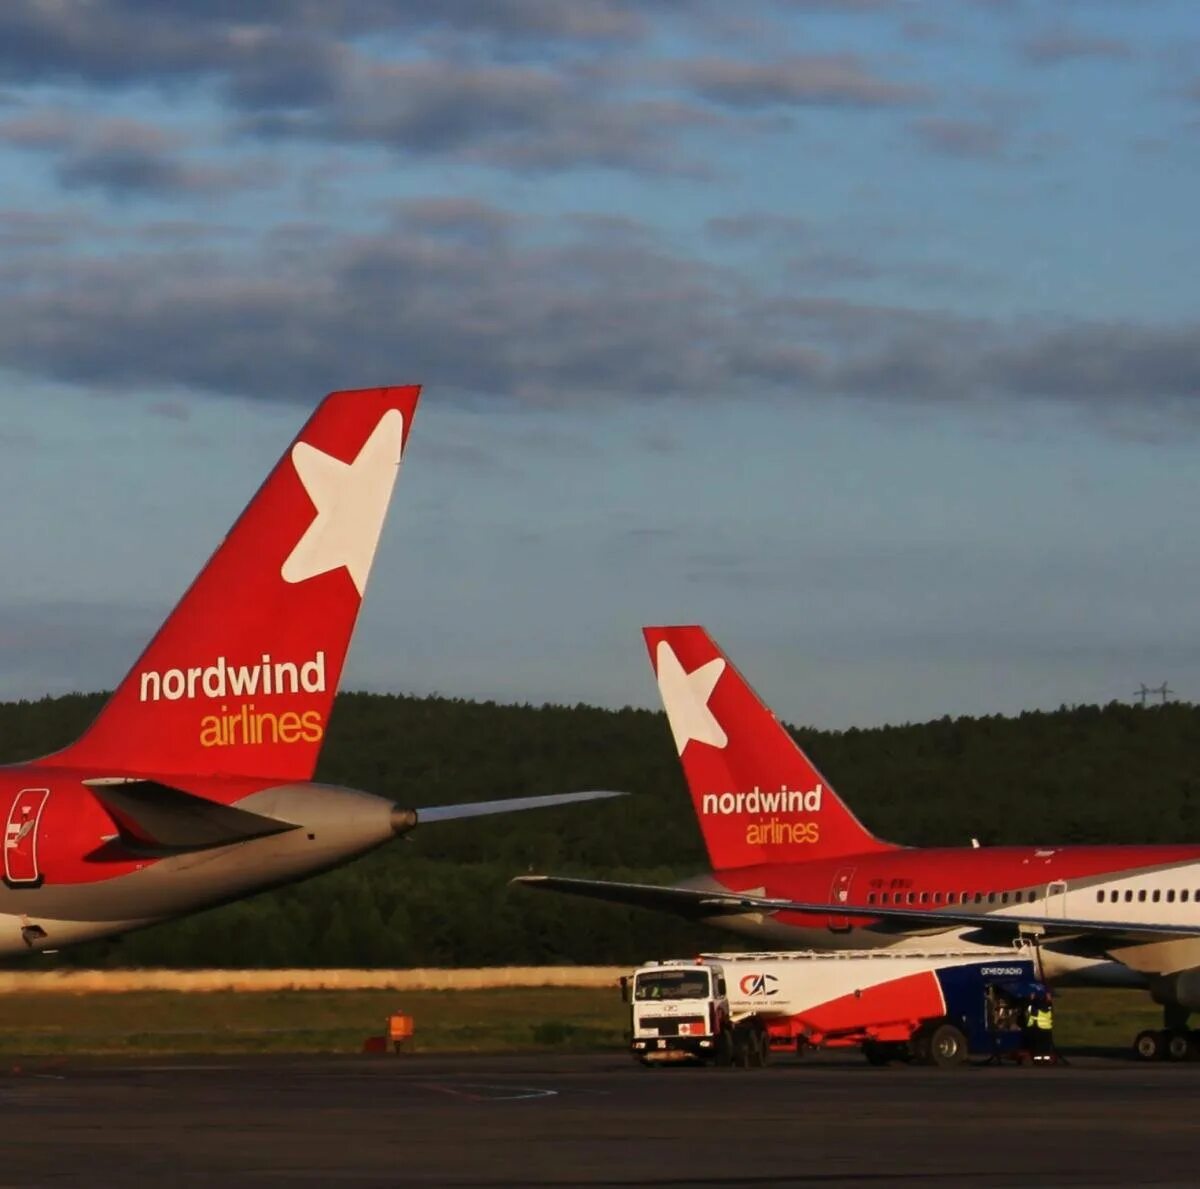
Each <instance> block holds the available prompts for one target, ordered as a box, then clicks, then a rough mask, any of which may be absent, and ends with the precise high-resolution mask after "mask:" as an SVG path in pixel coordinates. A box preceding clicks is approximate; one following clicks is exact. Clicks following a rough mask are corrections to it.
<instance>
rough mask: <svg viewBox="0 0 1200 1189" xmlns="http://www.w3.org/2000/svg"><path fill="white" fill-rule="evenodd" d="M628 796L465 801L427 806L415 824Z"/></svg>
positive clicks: (601, 793) (605, 792) (593, 793)
mask: <svg viewBox="0 0 1200 1189" xmlns="http://www.w3.org/2000/svg"><path fill="white" fill-rule="evenodd" d="M625 796H628V794H627V793H623V792H616V791H614V790H611V789H590V790H588V791H587V792H582V793H550V794H549V795H548V796H545V797H510V798H508V800H506V801H468V802H466V803H465V804H461V805H430V806H428V807H427V808H425V809H416V810H414V811H413V812H414V813H416V815H417V821H416V824H417V825H418V826H420V825H424V824H426V823H428V822H449V821H457V820H458V819H459V818H464V817H487V816H488V815H489V814H493V813H519V812H521V811H522V810H525V809H549V808H551V807H552V806H555V805H574V804H576V803H577V802H579V801H606V800H608V798H609V797H625Z"/></svg>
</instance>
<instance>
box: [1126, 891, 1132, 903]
mask: <svg viewBox="0 0 1200 1189" xmlns="http://www.w3.org/2000/svg"><path fill="white" fill-rule="evenodd" d="M1132 899H1133V891H1132V889H1130V888H1126V889H1125V903H1126V904H1128V903H1129V902H1130V900H1132Z"/></svg>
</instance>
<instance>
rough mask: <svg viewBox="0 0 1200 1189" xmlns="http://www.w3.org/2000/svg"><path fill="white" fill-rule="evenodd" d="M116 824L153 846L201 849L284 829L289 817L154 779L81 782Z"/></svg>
mask: <svg viewBox="0 0 1200 1189" xmlns="http://www.w3.org/2000/svg"><path fill="white" fill-rule="evenodd" d="M83 783H84V784H85V785H87V786H88V788H90V789H91V790H92V793H93V795H94V796H95V797H96V800H98V801H99V802H100V804H101V805H103V806H104V808H105V809H107V810H108V812H109V814H110V815H111V816H112V819H113V821H114V822H116V824H117V829H118V830H119V831H120V834H121V839H122V841H124V842H127V843H130V844H132V845H134V846H137V847H143V848H144V847H150V848H153V849H156V850H168V851H181V850H204V849H206V848H208V847H214V846H229V845H231V844H232V843H235V842H246V841H247V840H249V839H251V838H265V837H267V836H268V835H270V834H283V833H285V832H286V831H288V830H295V829H297V828H298V827H297V826H296V824H295V823H293V822H285V821H280V820H279V819H278V818H274V817H264V816H263V815H262V814H260V813H251V812H250V811H249V810H246V809H237V808H235V807H234V806H232V805H222V804H220V803H219V802H217V801H209V800H207V799H206V798H204V797H197V796H196V795H195V794H194V793H185V792H184V791H183V790H182V789H177V788H172V787H171V786H170V785H167V784H159V783H158V782H157V781H154V780H126V779H123V778H115V779H113V778H103V777H102V778H98V779H95V780H85V781H84V782H83Z"/></svg>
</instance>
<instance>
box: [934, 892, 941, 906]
mask: <svg viewBox="0 0 1200 1189" xmlns="http://www.w3.org/2000/svg"><path fill="white" fill-rule="evenodd" d="M933 902H934V904H941V902H942V894H941V892H934V894H933Z"/></svg>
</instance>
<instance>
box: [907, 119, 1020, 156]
mask: <svg viewBox="0 0 1200 1189" xmlns="http://www.w3.org/2000/svg"><path fill="white" fill-rule="evenodd" d="M912 128H913V131H914V132H915V133H916V135H917V138H918V139H919V140H920V141H921V142H922V144H924V145H925V147H926V148H928V149H932V150H933V151H934V152H936V153H941V154H942V155H944V156H947V157H974V158H983V159H994V158H997V157H1001V156H1003V155H1004V151H1005V149H1006V148H1007V147H1008V139H1009V137H1008V131H1007V129H1006V128H1004V127H1003V126H1002V125H1000V124H998V123H996V122H995V121H994V120H960V119H946V118H940V117H930V118H929V119H925V120H916V121H914V123H913V125H912Z"/></svg>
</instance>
